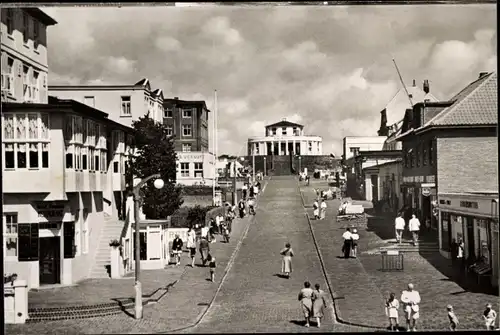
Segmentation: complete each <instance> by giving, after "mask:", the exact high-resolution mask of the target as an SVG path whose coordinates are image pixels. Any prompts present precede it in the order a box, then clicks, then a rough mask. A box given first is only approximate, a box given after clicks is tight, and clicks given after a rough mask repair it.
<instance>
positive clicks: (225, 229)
mask: <svg viewBox="0 0 500 335" xmlns="http://www.w3.org/2000/svg"><path fill="white" fill-rule="evenodd" d="M228 225H229V222H226V223H225V224H224V225H223V226H222V231H223V234H222V236H223V237H224V242H226V243H229V234H230V232H229V227H228Z"/></svg>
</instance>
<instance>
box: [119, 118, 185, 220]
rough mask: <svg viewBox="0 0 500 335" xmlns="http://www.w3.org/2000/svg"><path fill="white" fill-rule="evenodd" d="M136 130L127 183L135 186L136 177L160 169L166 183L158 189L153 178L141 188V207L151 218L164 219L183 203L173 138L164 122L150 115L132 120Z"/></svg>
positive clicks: (128, 166)
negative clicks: (177, 179)
mask: <svg viewBox="0 0 500 335" xmlns="http://www.w3.org/2000/svg"><path fill="white" fill-rule="evenodd" d="M132 127H133V128H134V130H135V136H134V143H133V146H134V147H135V149H136V150H137V151H136V155H134V156H133V157H131V159H130V161H129V162H128V164H127V172H126V179H127V187H128V188H129V190H130V189H131V188H132V182H133V178H141V179H142V178H146V177H148V176H150V175H152V174H155V173H159V174H160V176H161V177H160V178H161V179H163V181H164V182H165V185H164V186H163V188H162V189H160V190H158V189H157V188H155V187H154V180H150V181H148V182H147V183H146V185H144V186H143V187H142V189H141V193H142V197H141V198H142V206H143V207H142V208H143V212H144V214H145V215H146V217H148V218H150V219H165V218H167V216H170V215H172V214H173V213H174V212H175V211H176V210H177V209H178V208H179V207H180V206H181V205H182V203H183V200H182V197H181V190H182V189H181V187H179V186H177V185H176V159H177V155H176V153H175V150H174V142H173V139H172V137H171V136H169V135H168V132H167V128H166V126H165V125H163V124H160V123H156V122H154V121H153V119H151V118H150V117H149V116H148V115H146V116H145V117H142V118H139V120H137V121H134V122H133V123H132Z"/></svg>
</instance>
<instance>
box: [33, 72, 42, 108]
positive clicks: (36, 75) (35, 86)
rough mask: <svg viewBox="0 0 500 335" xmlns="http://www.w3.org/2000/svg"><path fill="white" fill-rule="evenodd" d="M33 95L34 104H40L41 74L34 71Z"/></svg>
mask: <svg viewBox="0 0 500 335" xmlns="http://www.w3.org/2000/svg"><path fill="white" fill-rule="evenodd" d="M31 93H32V99H33V102H40V72H38V71H33V78H32V79H31Z"/></svg>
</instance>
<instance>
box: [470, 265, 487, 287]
mask: <svg viewBox="0 0 500 335" xmlns="http://www.w3.org/2000/svg"><path fill="white" fill-rule="evenodd" d="M469 272H472V273H474V274H475V275H476V276H477V284H478V285H479V284H480V283H481V278H482V277H490V276H491V272H492V269H491V266H490V265H489V264H486V263H474V264H472V265H471V266H470V267H469Z"/></svg>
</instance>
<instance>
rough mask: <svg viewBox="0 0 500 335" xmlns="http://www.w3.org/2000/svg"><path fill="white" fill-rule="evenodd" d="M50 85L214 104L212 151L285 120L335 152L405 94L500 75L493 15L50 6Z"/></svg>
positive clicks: (237, 148) (368, 130)
mask: <svg viewBox="0 0 500 335" xmlns="http://www.w3.org/2000/svg"><path fill="white" fill-rule="evenodd" d="M44 10H45V11H46V12H47V13H48V14H49V15H51V16H53V17H54V18H55V19H56V20H57V21H58V22H59V24H58V25H56V26H53V27H50V28H49V34H48V35H49V64H50V72H51V74H50V79H49V82H50V84H51V85H55V84H85V83H105V84H126V83H130V84H133V83H135V82H137V81H139V80H140V79H141V78H143V77H147V78H149V79H150V81H151V84H152V87H153V88H154V89H156V88H161V89H163V91H164V95H165V96H166V97H174V96H178V97H179V98H180V99H186V100H188V99H203V100H205V101H206V102H207V105H208V107H209V108H210V109H213V105H214V103H213V101H214V98H213V95H214V94H213V91H214V89H217V91H218V100H219V104H218V105H219V153H220V154H222V153H232V154H243V153H244V152H245V150H246V146H245V141H246V139H247V138H248V137H250V136H261V135H263V132H264V129H263V127H264V125H265V124H269V123H273V122H277V121H279V120H281V119H282V118H287V119H288V120H290V121H295V122H299V123H301V124H304V125H305V126H306V128H305V131H306V133H307V134H314V135H320V136H322V137H323V142H324V144H323V151H324V152H325V153H327V152H335V153H340V152H341V147H342V138H343V137H345V136H372V135H376V130H377V129H378V126H379V122H380V113H379V112H380V110H382V109H383V108H384V107H385V105H386V104H387V102H388V101H389V100H390V99H391V97H392V96H393V95H394V94H395V93H396V92H397V90H398V89H399V88H400V87H401V84H400V81H399V79H398V76H397V72H396V70H395V68H394V65H393V63H392V58H393V57H394V58H395V59H396V61H397V64H398V67H399V69H400V71H401V73H402V76H403V79H404V80H405V82H406V84H407V85H410V84H411V82H412V80H413V79H415V80H416V82H417V84H418V85H421V84H422V82H423V80H424V79H428V80H429V82H430V87H431V92H432V93H433V94H434V95H435V96H436V97H437V98H439V99H447V98H450V97H451V95H453V94H454V93H456V92H457V90H460V89H461V88H462V87H464V86H465V85H467V84H468V83H469V82H470V81H472V80H474V79H476V78H477V77H478V74H479V72H482V71H494V70H496V57H497V54H496V47H497V46H496V40H497V37H496V34H497V32H496V26H497V23H496V9H495V5H467V6H464V5H447V6H383V7H380V6H356V7H336V6H304V7H302V6H290V7H289V6H279V7H278V6H275V7H261V6H259V7H230V6H221V7H217V6H202V7H181V8H178V7H158V6H155V7H122V8H120V9H118V8H103V7H98V8H89V7H80V8H78V7H64V8H63V7H59V8H57V7H56V8H45V9H44Z"/></svg>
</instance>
